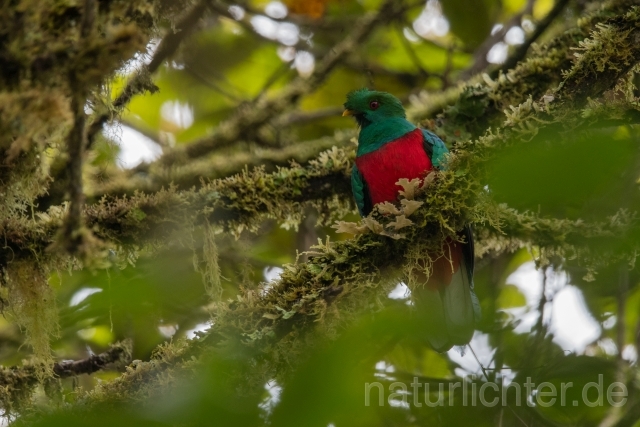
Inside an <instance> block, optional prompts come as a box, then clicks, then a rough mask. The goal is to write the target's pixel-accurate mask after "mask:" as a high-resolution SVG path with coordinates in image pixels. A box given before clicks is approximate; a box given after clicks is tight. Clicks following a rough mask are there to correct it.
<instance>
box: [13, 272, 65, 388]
mask: <svg viewBox="0 0 640 427" xmlns="http://www.w3.org/2000/svg"><path fill="white" fill-rule="evenodd" d="M3 282H4V283H3V285H4V286H5V287H6V289H7V295H6V298H7V301H8V303H9V306H8V308H9V313H10V314H11V315H12V317H13V318H14V319H15V322H16V323H17V324H18V326H20V329H21V330H22V331H23V333H24V334H25V338H26V339H25V342H26V344H28V345H29V346H30V347H31V348H32V349H33V354H34V364H35V365H36V369H37V377H38V378H39V379H40V380H44V378H46V377H49V376H51V375H52V374H53V371H52V366H53V354H52V353H51V341H52V339H54V338H56V337H58V335H59V327H58V312H57V307H56V298H55V293H54V292H53V289H51V287H50V286H49V283H48V281H47V272H46V271H45V270H44V268H43V267H42V266H39V265H34V264H33V263H31V262H26V261H22V260H20V261H15V262H12V263H10V264H9V265H8V266H7V267H6V269H5V271H4V278H3Z"/></svg>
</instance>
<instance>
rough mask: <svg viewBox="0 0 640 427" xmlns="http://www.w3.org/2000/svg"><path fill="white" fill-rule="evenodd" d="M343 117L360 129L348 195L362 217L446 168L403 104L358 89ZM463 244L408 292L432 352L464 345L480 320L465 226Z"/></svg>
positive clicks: (453, 246) (452, 244)
mask: <svg viewBox="0 0 640 427" xmlns="http://www.w3.org/2000/svg"><path fill="white" fill-rule="evenodd" d="M344 107H345V111H344V113H343V116H353V117H355V119H356V121H357V122H358V125H359V127H360V134H359V136H358V150H357V153H356V161H355V165H354V166H353V170H352V173H351V186H352V190H353V195H354V197H355V200H356V204H357V206H358V210H359V211H360V214H361V215H362V216H366V215H368V214H369V213H370V212H371V210H372V209H373V206H374V205H375V204H377V203H382V202H391V203H394V202H396V203H397V202H398V194H399V193H398V192H399V190H402V187H400V186H399V185H397V184H396V183H397V182H398V180H399V179H401V178H407V179H409V180H411V179H414V178H419V179H423V178H424V177H425V176H426V174H427V173H429V171H431V170H432V169H434V168H435V169H444V168H446V156H445V155H446V154H447V153H448V150H447V147H446V146H445V144H444V142H442V140H441V139H440V138H438V136H436V135H435V134H434V133H432V132H430V131H428V130H425V129H420V128H418V127H416V126H415V125H413V124H412V123H411V122H409V121H408V120H407V119H406V114H405V111H404V108H403V106H402V103H401V102H400V100H399V99H398V98H396V97H395V96H393V95H391V94H389V93H386V92H378V91H372V90H368V89H360V90H356V91H353V92H351V93H349V94H348V95H347V102H345V103H344ZM459 234H460V235H461V236H462V237H463V239H462V240H464V243H460V242H456V241H454V240H452V239H447V240H446V241H445V242H444V248H443V249H444V250H443V253H444V255H442V256H440V257H439V258H437V259H436V260H435V262H433V264H432V269H431V274H430V275H429V278H428V279H427V278H426V275H425V276H424V277H425V281H426V283H424V284H423V285H422V286H418V287H417V288H416V289H413V290H412V294H413V297H414V301H415V304H416V308H417V309H418V311H419V312H420V315H421V316H424V317H425V318H426V320H427V322H428V323H429V324H428V325H426V327H425V330H426V331H427V333H426V335H427V339H428V341H429V343H430V344H431V346H432V347H433V348H434V349H436V350H437V351H445V350H448V349H450V348H451V347H452V346H454V345H464V344H467V343H468V342H469V340H470V339H471V337H472V335H473V332H474V329H475V324H476V322H477V320H478V319H479V314H480V305H479V303H478V299H477V297H476V295H475V293H474V290H473V267H474V258H473V256H474V255H473V235H472V234H471V229H470V227H469V226H466V227H465V228H464V229H463V230H462V231H460V233H459Z"/></svg>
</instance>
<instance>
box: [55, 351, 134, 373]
mask: <svg viewBox="0 0 640 427" xmlns="http://www.w3.org/2000/svg"><path fill="white" fill-rule="evenodd" d="M130 360H131V351H130V349H129V348H128V347H127V345H126V344H125V345H115V346H113V347H111V348H110V349H109V350H107V351H105V352H104V353H100V354H94V355H91V356H89V357H87V358H86V359H81V360H65V361H62V362H58V363H55V364H54V365H53V372H54V373H55V374H56V375H57V376H58V377H59V378H68V377H73V376H76V375H80V374H92V373H94V372H97V371H100V370H102V369H104V368H105V367H106V366H107V365H109V364H112V363H116V362H123V363H128V362H129V361H130Z"/></svg>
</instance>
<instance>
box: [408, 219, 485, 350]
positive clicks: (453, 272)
mask: <svg viewBox="0 0 640 427" xmlns="http://www.w3.org/2000/svg"><path fill="white" fill-rule="evenodd" d="M461 235H463V236H464V240H465V242H464V243H460V242H454V241H452V240H451V239H447V240H446V241H445V243H444V248H443V249H444V250H443V252H444V255H443V256H441V257H440V258H438V259H437V260H435V262H434V263H433V265H432V272H431V275H430V276H429V278H428V280H427V281H426V283H425V284H424V285H423V286H416V287H414V290H413V295H414V302H415V305H416V309H417V311H418V315H419V316H420V317H421V318H423V319H424V320H423V321H425V322H426V332H427V333H426V336H427V340H428V341H429V344H430V345H431V346H432V347H433V348H434V349H435V350H436V351H447V350H449V349H450V348H451V347H453V346H454V345H465V344H467V343H468V342H469V341H470V340H471V337H472V336H473V331H474V330H475V325H476V323H477V321H478V320H479V319H480V304H479V302H478V298H477V297H476V294H475V292H474V289H473V237H472V235H471V230H470V229H469V227H465V229H464V230H463V231H462V232H461Z"/></svg>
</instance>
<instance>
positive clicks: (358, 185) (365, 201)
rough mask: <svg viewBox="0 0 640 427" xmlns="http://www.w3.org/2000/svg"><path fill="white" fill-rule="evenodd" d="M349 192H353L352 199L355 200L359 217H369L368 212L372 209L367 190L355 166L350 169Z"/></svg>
mask: <svg viewBox="0 0 640 427" xmlns="http://www.w3.org/2000/svg"><path fill="white" fill-rule="evenodd" d="M351 191H352V192H353V198H354V199H356V205H357V206H358V212H360V215H361V216H367V215H369V212H371V209H373V206H372V205H371V197H370V196H369V189H368V188H367V183H366V182H365V181H364V179H363V178H362V174H361V173H360V171H359V170H358V167H357V166H356V165H353V169H351Z"/></svg>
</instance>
